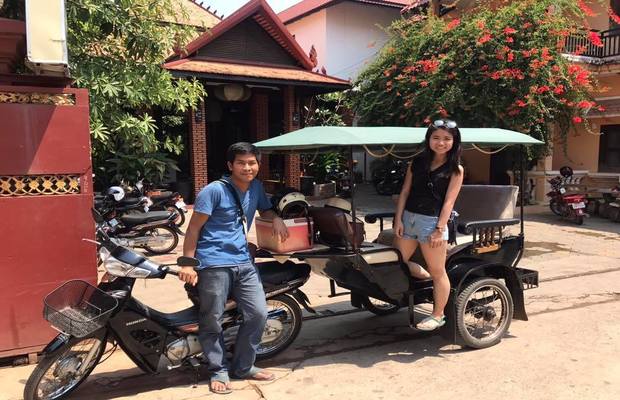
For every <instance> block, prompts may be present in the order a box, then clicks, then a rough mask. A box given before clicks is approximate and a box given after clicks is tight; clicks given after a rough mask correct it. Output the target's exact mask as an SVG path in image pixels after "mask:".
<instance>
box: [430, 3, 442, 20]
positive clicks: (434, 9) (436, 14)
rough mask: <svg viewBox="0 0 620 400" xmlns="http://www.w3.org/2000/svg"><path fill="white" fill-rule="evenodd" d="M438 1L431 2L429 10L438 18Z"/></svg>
mask: <svg viewBox="0 0 620 400" xmlns="http://www.w3.org/2000/svg"><path fill="white" fill-rule="evenodd" d="M439 3H440V0H431V8H432V10H433V14H435V16H437V17H439V10H440V8H441V7H440V4H439Z"/></svg>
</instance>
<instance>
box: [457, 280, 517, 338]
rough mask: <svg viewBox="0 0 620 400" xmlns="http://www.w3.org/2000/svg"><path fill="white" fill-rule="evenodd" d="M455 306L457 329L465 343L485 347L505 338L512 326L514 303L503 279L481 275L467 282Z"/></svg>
mask: <svg viewBox="0 0 620 400" xmlns="http://www.w3.org/2000/svg"><path fill="white" fill-rule="evenodd" d="M455 308H456V326H457V330H458V332H459V335H460V336H461V338H462V339H463V342H464V343H465V345H466V346H468V347H472V348H475V349H483V348H486V347H491V346H493V345H496V344H497V343H499V342H500V341H501V340H502V337H503V336H504V334H505V333H506V332H507V331H508V327H510V322H511V321H512V313H513V308H514V306H513V302H512V296H511V294H510V291H509V290H508V288H507V287H506V285H504V283H503V282H502V281H500V280H498V279H492V278H482V279H477V280H475V281H473V282H470V283H469V284H467V286H466V287H465V288H464V289H463V290H462V291H461V292H460V293H459V295H458V297H457V299H456V302H455Z"/></svg>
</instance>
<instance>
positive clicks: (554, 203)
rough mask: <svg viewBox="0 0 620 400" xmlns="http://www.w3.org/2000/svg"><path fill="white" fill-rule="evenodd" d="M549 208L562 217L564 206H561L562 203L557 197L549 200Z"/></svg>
mask: <svg viewBox="0 0 620 400" xmlns="http://www.w3.org/2000/svg"><path fill="white" fill-rule="evenodd" d="M549 208H550V209H551V212H552V213H554V214H555V215H558V216H560V217H561V216H562V206H560V203H558V201H557V200H556V199H551V200H550V201H549Z"/></svg>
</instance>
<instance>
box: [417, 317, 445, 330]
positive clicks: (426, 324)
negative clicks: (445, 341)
mask: <svg viewBox="0 0 620 400" xmlns="http://www.w3.org/2000/svg"><path fill="white" fill-rule="evenodd" d="M445 324H446V317H445V315H444V316H442V317H441V318H435V317H433V316H432V315H431V316H428V317H426V318H424V319H423V320H422V322H420V323H419V324H417V325H416V328H417V329H419V330H421V331H434V330H435V329H437V328H441V327H442V326H444V325H445Z"/></svg>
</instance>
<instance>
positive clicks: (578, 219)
mask: <svg viewBox="0 0 620 400" xmlns="http://www.w3.org/2000/svg"><path fill="white" fill-rule="evenodd" d="M575 223H576V224H577V225H583V215H577V216H575Z"/></svg>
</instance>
